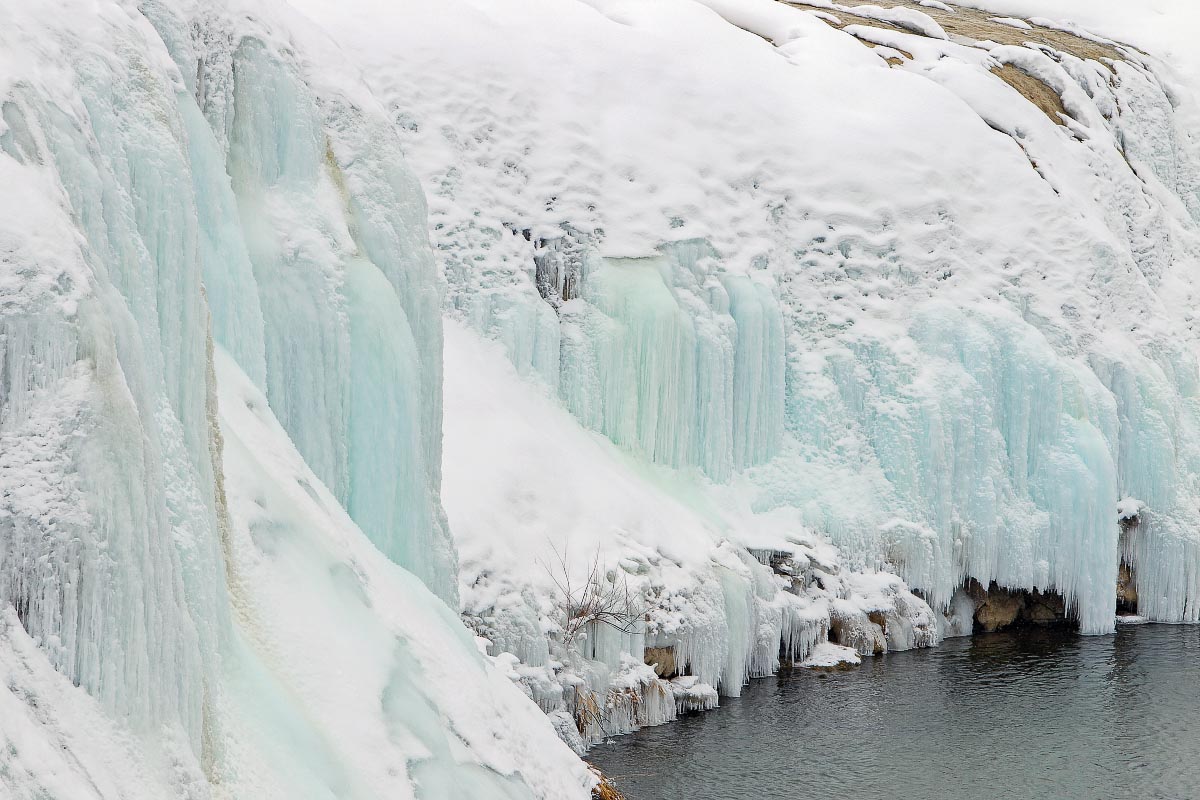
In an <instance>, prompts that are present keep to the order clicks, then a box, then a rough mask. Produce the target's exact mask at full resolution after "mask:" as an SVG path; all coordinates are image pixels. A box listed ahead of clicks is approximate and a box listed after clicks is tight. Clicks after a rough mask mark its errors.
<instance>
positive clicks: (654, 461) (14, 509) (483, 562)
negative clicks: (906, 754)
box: [0, 0, 1200, 800]
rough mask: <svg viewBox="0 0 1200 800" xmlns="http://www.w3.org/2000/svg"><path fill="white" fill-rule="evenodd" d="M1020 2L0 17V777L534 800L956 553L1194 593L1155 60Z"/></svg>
mask: <svg viewBox="0 0 1200 800" xmlns="http://www.w3.org/2000/svg"><path fill="white" fill-rule="evenodd" d="M1055 2H1056V3H1057V6H1062V7H1064V8H1065V7H1066V6H1068V5H1070V3H1069V2H1067V0H1055ZM1023 3H1024V0H995V2H994V3H991V4H990V5H989V9H990V10H987V11H980V10H975V9H973V8H968V7H964V6H954V7H951V6H946V5H945V4H943V3H937V2H933V0H922V2H901V1H900V0H880V2H878V3H876V4H872V5H869V6H857V7H854V8H851V7H848V6H845V5H839V4H835V3H830V2H826V1H825V0H819V1H818V0H813V2H810V3H803V4H782V3H775V2H772V1H771V0H703V2H696V1H695V0H656V2H628V1H626V0H587V2H577V1H576V0H508V1H507V2H505V3H503V4H498V3H487V2H482V1H477V0H437V1H436V2H434V0H405V2H382V0H345V1H344V2H336V3H335V2H331V0H288V1H287V2H284V0H264V2H250V1H249V0H220V2H216V3H209V2H199V1H198V0H144V1H143V2H133V0H87V1H86V2H85V0H53V1H52V0H31V1H30V2H24V3H9V4H7V5H5V6H4V7H3V8H0V675H2V676H3V681H2V682H0V687H2V688H0V789H2V790H4V792H6V793H7V794H6V796H7V795H12V796H13V797H17V798H41V797H46V796H49V797H71V798H76V797H81V798H82V797H89V798H90V797H97V798H108V797H147V798H151V797H152V798H162V797H190V798H209V797H213V798H254V800H259V798H272V797H279V798H309V797H311V798H334V797H336V798H377V797H388V798H393V797H414V798H425V800H442V799H443V798H445V799H447V800H452V799H453V798H464V800H465V799H466V798H472V799H474V798H479V797H487V798H492V797H497V798H500V797H503V798H546V799H550V798H553V799H554V800H559V799H560V798H561V799H562V800H566V799H567V798H572V797H585V796H586V795H587V794H588V788H589V786H590V785H591V784H592V783H593V778H592V777H591V776H590V774H589V773H588V772H587V770H586V769H585V768H584V766H583V764H582V763H581V762H580V761H579V760H578V759H576V758H575V756H574V755H573V754H572V753H571V751H570V749H569V747H568V746H567V744H569V745H572V746H574V747H575V748H576V749H577V750H582V749H583V748H584V747H585V746H586V744H587V743H588V742H589V741H592V740H595V739H597V738H600V737H602V736H604V735H607V734H610V733H614V732H621V731H625V730H630V729H633V728H635V727H637V726H639V725H644V724H653V723H658V722H664V721H667V720H669V719H672V718H674V716H675V715H676V714H678V713H680V712H681V711H687V710H693V709H702V708H709V707H712V706H713V705H715V704H716V703H717V702H718V696H719V694H725V695H736V694H737V693H738V692H739V691H740V688H741V686H742V685H743V683H744V682H745V681H746V680H747V679H748V678H750V677H753V676H756V675H763V674H768V673H771V672H773V671H774V670H776V669H778V668H779V666H780V664H781V663H783V662H786V661H794V662H800V661H803V660H804V659H805V658H808V657H810V656H813V655H814V653H815V654H816V655H817V656H818V657H820V658H824V657H825V655H827V654H828V651H829V649H830V648H829V647H828V646H827V645H824V644H823V643H824V642H825V641H826V640H827V639H829V638H833V639H835V640H836V641H838V642H840V643H841V644H843V645H849V646H850V647H852V648H853V649H854V650H856V651H857V652H858V653H860V654H861V655H871V654H875V653H882V652H886V651H888V650H894V649H906V648H912V647H920V646H929V645H933V644H936V643H937V642H938V641H940V639H941V638H942V637H943V636H948V635H956V634H961V633H965V632H969V631H970V630H971V625H972V614H973V612H974V605H973V603H974V601H973V600H972V599H971V597H970V596H969V595H968V594H967V593H966V592H964V591H962V588H963V587H964V586H967V585H972V586H976V585H977V586H982V587H987V586H989V585H990V584H992V583H995V584H997V585H998V586H1001V587H1006V588H1007V589H1010V590H1014V591H1017V590H1029V591H1033V590H1037V591H1039V592H1047V593H1053V594H1056V595H1060V596H1061V597H1062V599H1063V601H1064V605H1065V609H1066V611H1067V613H1068V614H1070V615H1071V616H1072V618H1073V619H1075V620H1077V622H1078V624H1079V626H1080V628H1081V629H1082V630H1083V631H1084V632H1086V633H1104V632H1107V631H1110V630H1111V629H1112V626H1113V619H1114V612H1115V608H1116V595H1117V592H1116V583H1117V578H1118V573H1119V571H1122V574H1125V575H1128V576H1130V579H1131V580H1132V582H1133V583H1135V584H1136V586H1135V589H1136V598H1137V606H1138V612H1139V613H1141V614H1143V615H1145V616H1147V617H1149V618H1151V619H1156V620H1162V621H1170V622H1197V621H1200V519H1198V516H1200V512H1198V511H1197V509H1198V508H1200V480H1198V475H1200V417H1198V414H1200V405H1198V404H1197V397H1198V392H1200V364H1198V362H1197V334H1196V332H1195V320H1194V311H1193V308H1194V306H1195V300H1196V298H1195V295H1196V285H1195V284H1196V278H1195V275H1196V269H1197V265H1198V264H1200V238H1198V236H1197V234H1198V233H1200V194H1198V188H1200V168H1198V166H1197V164H1198V162H1197V156H1196V136H1197V133H1196V132H1197V131H1200V125H1198V120H1200V117H1197V115H1196V111H1195V109H1196V105H1195V100H1194V98H1193V94H1192V90H1191V87H1192V85H1193V84H1192V83H1191V82H1190V79H1187V78H1185V77H1183V76H1181V75H1180V74H1178V73H1177V72H1176V70H1175V69H1174V67H1173V62H1171V61H1170V60H1168V59H1166V57H1165V54H1162V53H1158V52H1157V51H1155V49H1154V48H1153V47H1150V46H1148V45H1147V46H1142V45H1138V43H1137V42H1134V43H1133V44H1127V43H1124V42H1125V40H1124V39H1123V38H1122V37H1121V31H1119V30H1114V29H1111V28H1110V29H1107V30H1104V29H1103V24H1104V19H1105V18H1104V16H1103V14H1099V12H1097V14H1098V16H1097V17H1096V20H1097V21H1098V23H1099V24H1100V26H1101V27H1100V28H1098V29H1097V30H1100V31H1101V32H1102V33H1104V34H1105V35H1107V36H1110V37H1113V38H1111V39H1110V38H1104V36H1101V35H1097V34H1096V33H1093V32H1089V31H1088V30H1085V29H1083V28H1080V27H1078V26H1076V25H1074V24H1073V23H1071V22H1067V21H1063V20H1060V19H1058V18H1054V19H1048V18H1040V17H1031V18H1030V19H1029V20H1028V21H1023V19H1017V20H1015V21H1014V19H1012V18H1008V17H1009V15H1027V14H1032V13H1035V12H1033V11H1031V10H1028V9H1025V8H1024V5H1023ZM1025 5H1028V4H1027V3H1025ZM1115 6H1116V4H1114V7H1115ZM1047 13H1049V12H1047ZM1081 13H1084V12H1081ZM1000 14H1003V15H1005V16H1004V17H1001V16H997V15H1000ZM1085 16H1086V13H1085ZM1130 32H1131V33H1133V32H1135V31H1134V30H1133V29H1130ZM1118 39H1120V41H1118ZM1146 41H1148V42H1149V43H1150V44H1154V43H1155V40H1154V39H1153V37H1149V38H1148V39H1147V40H1146ZM1135 45H1138V46H1135ZM410 168H412V169H413V170H414V172H415V175H414V174H413V173H410V172H409V169H410ZM427 202H428V207H427V206H426V203H427ZM431 239H432V246H431V241H430V240H431ZM444 320H445V322H444V324H443V321H444ZM476 636H477V637H479V638H478V639H477V638H476ZM481 648H482V649H486V651H487V654H486V655H485V654H484V653H481V652H480V649H481ZM538 706H541V709H542V711H545V712H548V716H547V715H545V714H543V713H542V711H539V710H538ZM556 734H557V735H556ZM560 739H561V740H565V741H566V742H567V744H563V743H562V741H560Z"/></svg>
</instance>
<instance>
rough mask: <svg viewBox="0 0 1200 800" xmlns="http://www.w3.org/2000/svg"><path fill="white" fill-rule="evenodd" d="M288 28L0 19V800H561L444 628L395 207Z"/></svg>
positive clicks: (404, 188) (110, 14) (434, 300)
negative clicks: (0, 799) (484, 799)
mask: <svg viewBox="0 0 1200 800" xmlns="http://www.w3.org/2000/svg"><path fill="white" fill-rule="evenodd" d="M248 11H249V12H251V13H249V14H247V12H248ZM293 24H296V20H295V19H294V18H292V17H290V16H289V15H288V12H286V9H284V8H282V7H276V6H263V7H259V8H254V9H250V8H249V7H247V8H238V9H234V8H232V7H226V6H223V5H217V6H214V5H211V4H205V6H204V7H203V8H200V7H198V6H197V7H192V6H190V5H189V4H187V3H159V2H150V3H146V4H144V5H143V6H141V7H137V6H135V5H134V4H132V3H124V2H112V3H107V2H106V3H99V4H95V3H82V4H76V3H73V2H68V3H67V4H66V5H65V6H64V5H63V4H62V3H53V4H51V3H42V2H33V3H26V4H22V5H20V6H19V7H7V6H6V7H5V8H4V9H3V10H0V52H3V54H4V55H3V57H2V60H3V64H2V65H0V119H2V120H3V121H2V123H0V186H2V187H4V188H3V189H0V212H2V215H0V672H2V673H3V675H4V676H5V679H4V685H3V688H0V706H3V707H4V708H5V709H6V711H5V712H4V714H3V715H2V718H0V743H2V744H0V794H2V795H4V796H5V797H14V798H22V800H23V799H24V798H37V797H45V796H50V795H54V796H60V795H61V796H71V797H80V798H92V797H96V798H99V797H104V798H115V797H143V796H147V797H148V796H153V797H187V798H196V799H199V798H209V797H222V798H225V797H228V798H254V799H255V800H262V799H263V798H289V799H290V798H333V797H338V798H368V797H371V798H374V797H383V796H388V797H412V798H439V800H440V799H441V798H460V797H461V798H467V797H479V796H489V797H511V798H551V797H553V798H566V797H583V796H586V794H587V788H588V787H589V786H590V785H591V783H593V782H594V779H593V778H592V777H591V776H590V775H589V774H588V773H587V771H586V769H585V768H584V766H583V765H582V763H581V762H579V761H578V759H577V758H575V756H574V755H573V754H572V753H571V752H570V750H569V749H568V748H567V747H565V746H564V745H562V744H560V743H559V742H558V740H557V738H556V737H555V735H554V733H553V729H552V727H551V725H550V723H549V722H548V721H547V720H546V718H545V717H544V716H543V715H542V714H541V713H540V712H539V711H538V710H537V708H536V706H535V705H534V704H533V703H530V702H529V701H528V700H527V699H526V698H524V697H523V696H522V695H521V693H520V691H519V689H518V688H516V687H515V686H514V685H513V683H512V682H511V681H510V680H509V679H508V678H506V677H504V676H503V674H502V673H500V672H499V671H497V670H496V668H495V667H494V665H493V664H492V663H491V662H490V661H489V660H488V659H486V658H485V657H484V656H482V655H481V654H480V653H479V652H478V648H477V646H476V644H475V641H474V639H473V637H472V636H471V635H470V634H469V633H468V632H467V631H466V629H465V628H463V627H462V625H461V623H460V622H459V620H458V619H457V614H456V613H455V611H454V610H452V608H450V607H447V606H446V605H445V602H444V601H445V600H449V601H450V602H451V603H453V602H455V597H456V589H457V586H456V581H455V577H454V576H455V557H454V551H453V548H452V546H451V545H450V542H449V539H448V533H447V530H446V525H445V521H444V515H443V512H442V510H441V506H440V501H439V497H438V487H439V481H440V475H439V473H440V439H441V435H440V416H441V410H440V405H441V398H440V394H441V379H440V370H441V363H440V359H441V355H440V351H441V320H440V311H439V307H440V297H439V287H438V283H437V280H438V279H437V276H436V273H435V271H434V268H433V262H432V255H431V252H430V250H429V247H428V243H427V240H426V231H425V225H424V214H425V207H424V203H423V200H422V198H421V194H420V190H419V188H418V187H417V185H416V182H415V181H414V179H413V178H412V176H411V175H410V174H409V173H408V172H407V171H406V168H405V167H404V163H403V159H402V157H401V154H400V151H399V147H398V143H397V140H396V138H395V134H394V132H393V130H392V129H391V127H390V126H389V125H388V124H387V122H386V121H385V120H384V119H383V118H382V116H381V115H380V112H379V108H378V106H377V105H376V104H374V103H373V101H372V99H371V96H370V94H369V92H367V91H366V90H365V89H364V88H363V87H362V86H361V84H360V83H359V82H358V78H357V76H356V74H355V73H354V71H353V70H352V69H351V70H347V69H346V66H345V64H344V61H342V60H340V58H341V57H340V56H339V54H338V53H337V50H336V48H334V47H333V46H332V45H330V44H329V43H328V42H327V41H326V40H325V39H323V38H322V37H321V36H320V34H319V33H316V32H314V31H312V30H311V29H310V28H307V27H304V26H303V25H297V27H295V28H293V27H291V26H292V25H293ZM315 75H319V76H320V78H319V79H318V78H315V77H313V76H315ZM185 76H186V77H185ZM214 340H215V341H214ZM348 676H353V677H348ZM64 748H65V750H64Z"/></svg>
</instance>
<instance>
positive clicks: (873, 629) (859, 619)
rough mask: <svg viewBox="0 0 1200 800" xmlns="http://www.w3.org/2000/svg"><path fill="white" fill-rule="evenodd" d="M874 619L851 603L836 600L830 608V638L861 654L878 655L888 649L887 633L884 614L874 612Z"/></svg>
mask: <svg viewBox="0 0 1200 800" xmlns="http://www.w3.org/2000/svg"><path fill="white" fill-rule="evenodd" d="M872 615H875V616H876V617H877V619H878V621H876V620H875V619H872V618H871V616H868V615H867V614H866V613H864V612H863V611H860V610H859V609H857V608H855V607H854V606H852V605H850V604H849V603H845V602H835V603H833V605H832V606H831V607H830V610H829V639H830V641H832V642H835V643H837V644H840V645H843V646H845V647H849V648H851V649H852V650H854V651H856V652H857V653H859V654H860V655H864V656H878V655H883V654H884V653H886V652H887V651H888V644H887V634H885V633H884V630H883V625H882V624H881V623H882V621H883V616H882V614H881V613H880V612H872Z"/></svg>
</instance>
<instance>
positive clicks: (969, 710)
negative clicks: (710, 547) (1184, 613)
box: [588, 625, 1200, 800]
mask: <svg viewBox="0 0 1200 800" xmlns="http://www.w3.org/2000/svg"><path fill="white" fill-rule="evenodd" d="M588 757H589V758H590V759H591V760H592V761H594V762H595V763H596V764H598V765H599V766H600V767H601V769H603V770H604V772H605V773H607V774H608V775H609V776H610V777H612V778H614V779H615V780H616V782H617V785H618V786H619V787H620V788H622V789H623V790H624V791H625V792H626V794H627V795H628V796H629V800H684V798H686V799H687V800H749V799H750V798H754V800H776V798H778V799H779V800H784V798H787V800H805V798H813V799H814V800H842V799H843V798H853V799H854V800H874V799H875V798H879V800H884V798H886V800H897V799H899V798H903V799H904V800H976V799H978V800H1007V799H1008V798H1012V799H1013V800H1029V799H1030V798H1052V799H1053V800H1075V799H1076V798H1078V800H1125V799H1126V798H1129V800H1133V799H1134V798H1139V799H1140V798H1145V799H1146V800H1149V798H1169V799H1170V800H1200V627H1197V626H1169V625H1141V626H1129V627H1121V628H1119V629H1118V632H1117V633H1116V635H1114V636H1088V637H1084V636H1077V635H1074V634H1070V633H1038V632H1032V633H1030V632H1023V633H1020V634H1016V635H1008V634H1002V633H1001V634H991V635H986V636H977V637H974V638H970V639H952V640H949V641H947V642H946V643H945V644H944V645H942V646H941V647H939V648H935V649H932V650H923V651H914V652H908V653H895V654H891V655H887V656H883V657H880V658H875V659H865V660H864V663H863V666H862V667H860V668H858V669H857V670H854V671H850V672H841V673H833V674H829V675H828V676H827V677H822V674H821V673H815V672H810V671H807V670H797V671H795V672H792V673H784V674H782V675H780V676H779V677H778V678H767V679H763V680H759V681H754V682H753V683H752V684H751V685H750V686H747V687H746V688H745V690H744V692H743V695H742V697H741V698H739V699H727V698H722V702H721V708H720V709H717V710H715V711H710V712H707V713H704V714H693V715H689V716H687V717H685V718H683V719H681V720H679V721H678V722H675V723H672V724H670V725H664V726H661V727H657V728H647V729H645V730H642V731H639V732H638V733H635V734H632V735H629V736H621V737H617V738H615V739H613V740H612V742H610V743H609V744H605V745H602V746H600V747H597V748H595V749H593V750H592V752H591V753H590V754H589V756H588Z"/></svg>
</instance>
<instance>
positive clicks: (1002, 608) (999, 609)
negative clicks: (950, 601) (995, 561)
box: [967, 581, 1025, 633]
mask: <svg viewBox="0 0 1200 800" xmlns="http://www.w3.org/2000/svg"><path fill="white" fill-rule="evenodd" d="M967 591H968V592H969V593H970V595H971V599H972V600H974V601H975V627H976V628H979V629H982V630H983V631H985V632H987V633H991V632H993V631H998V630H1000V629H1001V628H1007V627H1008V626H1009V625H1012V624H1013V623H1014V622H1016V621H1017V617H1018V616H1020V614H1021V610H1022V609H1023V608H1024V607H1025V598H1024V597H1023V596H1022V595H1020V594H1014V593H1012V592H1010V591H1008V590H1007V589H1001V588H1000V587H998V586H996V584H995V583H993V584H992V585H991V588H989V589H987V590H984V589H983V587H982V586H980V585H979V584H978V583H976V582H974V581H972V582H971V585H970V586H969V587H968V589H967Z"/></svg>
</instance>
